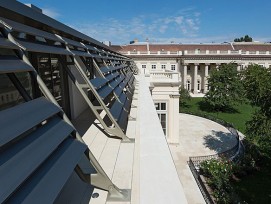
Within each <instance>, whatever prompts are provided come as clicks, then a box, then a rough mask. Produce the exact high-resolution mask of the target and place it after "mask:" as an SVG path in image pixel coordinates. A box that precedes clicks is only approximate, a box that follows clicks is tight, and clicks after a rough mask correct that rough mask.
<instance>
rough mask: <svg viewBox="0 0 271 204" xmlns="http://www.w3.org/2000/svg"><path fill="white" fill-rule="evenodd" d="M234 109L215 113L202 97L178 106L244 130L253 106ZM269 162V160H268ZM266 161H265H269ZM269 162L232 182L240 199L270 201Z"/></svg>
mask: <svg viewBox="0 0 271 204" xmlns="http://www.w3.org/2000/svg"><path fill="white" fill-rule="evenodd" d="M235 109H236V111H235V112H232V113H222V112H219V113H216V112H212V111H210V110H209V108H208V106H207V105H206V104H204V103H203V98H191V100H190V101H187V103H186V105H185V106H180V112H190V113H195V114H197V113H203V114H207V115H211V116H214V117H216V118H219V119H222V120H224V121H226V122H229V123H232V124H233V126H234V127H235V128H237V129H238V130H240V131H241V132H243V133H244V132H245V123H246V121H248V120H250V118H251V116H252V114H253V112H254V111H255V108H253V107H251V106H250V105H248V104H241V105H239V106H237V107H235ZM269 162H270V161H269ZM269 162H267V163H269ZM270 167H271V164H268V165H266V166H264V167H262V169H261V170H260V171H257V172H253V173H252V174H251V175H248V176H246V177H244V178H242V179H241V180H240V181H237V182H234V189H235V192H236V194H237V195H238V196H239V197H240V199H241V200H243V201H246V202H247V203H249V204H254V203H257V204H269V203H271V187H270V184H271V168H270Z"/></svg>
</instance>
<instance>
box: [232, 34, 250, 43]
mask: <svg viewBox="0 0 271 204" xmlns="http://www.w3.org/2000/svg"><path fill="white" fill-rule="evenodd" d="M252 41H253V39H252V37H249V36H248V35H245V37H241V38H235V39H234V42H252Z"/></svg>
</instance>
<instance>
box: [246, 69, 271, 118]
mask: <svg viewBox="0 0 271 204" xmlns="http://www.w3.org/2000/svg"><path fill="white" fill-rule="evenodd" d="M243 84H244V88H245V94H246V97H247V98H248V99H249V100H250V102H251V104H252V105H255V106H258V107H260V109H261V111H262V112H263V113H264V114H265V115H266V116H268V117H271V69H270V68H268V69H266V68H263V67H261V66H260V65H249V66H248V67H247V69H246V70H245V71H244V72H243Z"/></svg>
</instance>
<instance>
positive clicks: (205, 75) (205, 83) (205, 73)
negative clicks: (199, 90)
mask: <svg viewBox="0 0 271 204" xmlns="http://www.w3.org/2000/svg"><path fill="white" fill-rule="evenodd" d="M209 66H210V64H205V70H204V80H203V81H204V91H203V92H204V93H207V91H208V90H207V86H208V79H207V77H208V75H209V73H208V72H209V70H208V67H209Z"/></svg>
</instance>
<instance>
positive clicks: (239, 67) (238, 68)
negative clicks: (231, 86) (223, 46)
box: [237, 64, 241, 72]
mask: <svg viewBox="0 0 271 204" xmlns="http://www.w3.org/2000/svg"><path fill="white" fill-rule="evenodd" d="M240 70H241V65H240V64H238V65H237V71H238V72H239V71H240Z"/></svg>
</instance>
